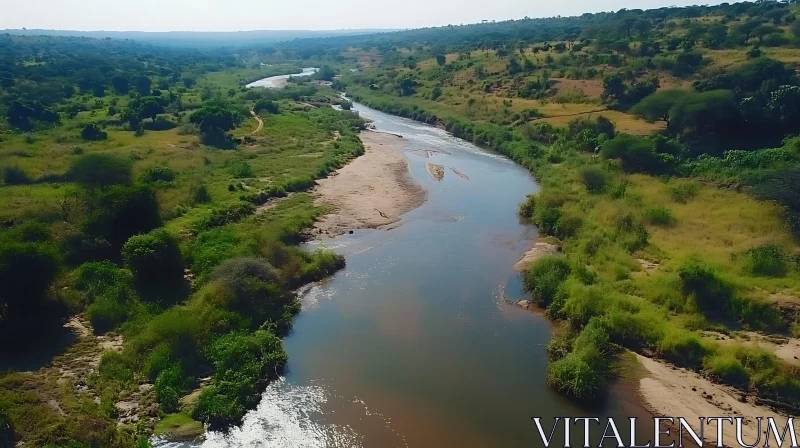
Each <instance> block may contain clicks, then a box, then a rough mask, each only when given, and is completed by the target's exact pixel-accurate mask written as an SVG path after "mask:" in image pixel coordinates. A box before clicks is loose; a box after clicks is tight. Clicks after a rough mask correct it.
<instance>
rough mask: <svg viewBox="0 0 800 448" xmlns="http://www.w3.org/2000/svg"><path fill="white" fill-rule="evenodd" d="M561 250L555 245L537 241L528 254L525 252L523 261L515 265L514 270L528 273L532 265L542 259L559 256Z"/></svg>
mask: <svg viewBox="0 0 800 448" xmlns="http://www.w3.org/2000/svg"><path fill="white" fill-rule="evenodd" d="M560 250H561V248H560V247H558V246H556V245H555V244H550V243H544V242H541V241H537V242H535V243H533V246H531V248H530V249H528V251H527V252H525V255H523V256H522V259H521V260H519V261H518V262H517V264H515V265H514V269H515V270H516V271H518V272H524V271H527V270H528V268H530V267H531V265H532V264H533V263H535V262H536V261H537V260H539V259H540V258H543V257H546V256H548V255H553V254H557V253H558V252H559V251H560Z"/></svg>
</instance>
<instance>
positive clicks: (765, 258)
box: [745, 245, 789, 277]
mask: <svg viewBox="0 0 800 448" xmlns="http://www.w3.org/2000/svg"><path fill="white" fill-rule="evenodd" d="M745 256H746V257H747V263H746V266H747V270H748V271H749V272H750V273H752V274H754V275H760V276H764V277H783V276H785V275H786V273H787V272H788V270H789V255H788V254H787V253H786V252H784V250H783V249H781V248H780V247H778V246H775V245H767V246H761V247H754V248H753V249H749V250H748V251H747V252H745Z"/></svg>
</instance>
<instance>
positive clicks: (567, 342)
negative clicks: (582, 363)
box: [547, 327, 578, 362]
mask: <svg viewBox="0 0 800 448" xmlns="http://www.w3.org/2000/svg"><path fill="white" fill-rule="evenodd" d="M577 336H578V335H577V334H576V333H575V331H573V330H572V328H569V327H567V328H566V329H563V330H561V331H558V332H557V333H555V334H554V335H553V337H552V338H551V339H550V342H549V343H548V344H547V358H548V360H549V361H550V362H554V361H558V360H559V359H563V358H565V357H566V356H567V355H569V354H570V353H571V352H572V345H573V342H575V338H576V337H577Z"/></svg>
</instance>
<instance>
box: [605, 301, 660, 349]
mask: <svg viewBox="0 0 800 448" xmlns="http://www.w3.org/2000/svg"><path fill="white" fill-rule="evenodd" d="M659 317H660V316H658V317H656V316H649V315H645V314H644V313H641V312H631V311H626V310H623V309H616V308H615V309H612V310H610V311H608V312H607V313H606V314H605V315H604V316H603V318H602V321H601V322H602V324H603V328H605V329H606V331H607V332H608V334H609V337H610V338H611V341H612V342H614V343H615V344H619V345H621V346H623V347H627V348H630V349H634V350H635V349H640V348H645V347H650V346H652V345H654V344H656V343H657V342H658V341H659V340H660V339H661V337H662V336H663V334H662V333H663V330H662V327H661V322H662V320H661V319H663V318H659Z"/></svg>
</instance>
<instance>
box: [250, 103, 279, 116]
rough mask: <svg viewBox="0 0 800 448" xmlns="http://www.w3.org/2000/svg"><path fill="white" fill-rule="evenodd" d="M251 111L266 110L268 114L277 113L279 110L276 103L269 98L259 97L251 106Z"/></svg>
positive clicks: (259, 111)
mask: <svg viewBox="0 0 800 448" xmlns="http://www.w3.org/2000/svg"><path fill="white" fill-rule="evenodd" d="M253 111H255V112H256V113H261V112H267V113H270V114H277V113H278V112H279V109H278V104H277V103H276V102H274V101H271V100H266V99H260V100H258V101H256V104H255V105H254V106H253Z"/></svg>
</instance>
